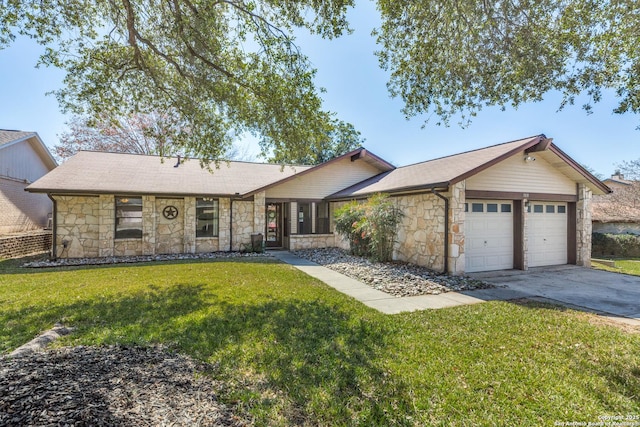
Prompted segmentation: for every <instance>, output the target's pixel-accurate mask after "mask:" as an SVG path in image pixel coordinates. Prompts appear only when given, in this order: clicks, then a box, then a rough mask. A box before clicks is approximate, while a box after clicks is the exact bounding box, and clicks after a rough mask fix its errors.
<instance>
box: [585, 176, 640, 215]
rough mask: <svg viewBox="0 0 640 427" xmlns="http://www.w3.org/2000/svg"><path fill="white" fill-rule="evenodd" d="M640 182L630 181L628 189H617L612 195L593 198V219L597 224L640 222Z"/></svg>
mask: <svg viewBox="0 0 640 427" xmlns="http://www.w3.org/2000/svg"><path fill="white" fill-rule="evenodd" d="M639 195H640V182H638V181H628V184H627V186H626V187H621V188H618V189H616V190H615V191H614V192H613V193H612V194H607V195H602V196H593V199H592V203H591V219H592V220H593V221H597V222H640V207H639V206H636V205H637V199H638V196H639Z"/></svg>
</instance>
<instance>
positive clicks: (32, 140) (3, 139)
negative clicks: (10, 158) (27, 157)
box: [0, 129, 58, 170]
mask: <svg viewBox="0 0 640 427" xmlns="http://www.w3.org/2000/svg"><path fill="white" fill-rule="evenodd" d="M22 142H25V143H28V144H29V145H30V146H31V148H32V149H33V151H34V152H35V153H36V154H37V155H38V156H39V157H40V159H41V160H42V162H43V163H44V165H45V166H46V167H47V168H48V169H49V170H52V169H53V168H55V167H56V166H58V162H57V161H56V160H55V159H54V158H53V156H52V155H51V152H50V151H49V149H48V148H47V146H46V145H45V144H44V142H43V141H42V139H40V136H39V135H38V134H37V133H36V132H24V131H18V130H6V129H0V150H2V149H5V148H8V147H11V146H13V145H16V144H19V143H22Z"/></svg>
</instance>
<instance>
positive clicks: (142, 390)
mask: <svg viewBox="0 0 640 427" xmlns="http://www.w3.org/2000/svg"><path fill="white" fill-rule="evenodd" d="M213 371H215V366H214V365H210V364H206V363H202V362H198V361H195V360H193V359H191V358H189V357H186V356H183V355H180V354H176V353H173V352H170V351H168V350H167V349H165V348H162V347H124V346H108V347H107V346H105V347H86V346H78V347H65V348H58V349H52V350H47V351H44V352H36V353H32V354H29V355H25V356H19V357H8V356H2V357H0V425H2V426H25V425H38V426H133V425H135V426H168V425H174V426H245V425H248V422H247V421H246V419H243V418H242V417H241V416H238V415H237V414H235V413H234V410H233V409H232V408H230V407H228V406H227V405H225V404H224V403H222V402H220V401H219V400H218V397H217V395H218V392H219V391H220V390H222V389H223V387H224V384H223V383H222V382H220V381H217V380H215V379H213V378H212V376H211V375H210V374H211V373H212V372H213ZM207 373H208V374H209V375H207Z"/></svg>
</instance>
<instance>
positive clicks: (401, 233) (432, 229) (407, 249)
mask: <svg viewBox="0 0 640 427" xmlns="http://www.w3.org/2000/svg"><path fill="white" fill-rule="evenodd" d="M394 200H395V201H396V206H397V207H398V208H399V209H400V210H401V211H402V213H403V214H404V216H403V217H402V220H401V222H400V225H399V226H398V234H397V236H396V243H395V245H394V253H393V258H394V259H395V260H398V261H405V262H409V263H412V264H417V265H421V266H424V267H428V268H431V269H433V270H436V271H443V269H444V241H445V240H444V239H445V229H444V215H445V212H444V201H443V200H441V199H440V198H438V197H437V196H435V195H434V194H417V195H407V196H398V197H394Z"/></svg>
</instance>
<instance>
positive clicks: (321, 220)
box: [316, 202, 329, 234]
mask: <svg viewBox="0 0 640 427" xmlns="http://www.w3.org/2000/svg"><path fill="white" fill-rule="evenodd" d="M316 234H329V203H327V202H318V203H316Z"/></svg>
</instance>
